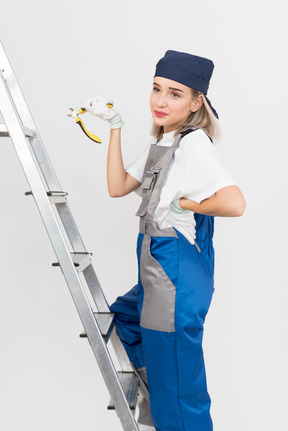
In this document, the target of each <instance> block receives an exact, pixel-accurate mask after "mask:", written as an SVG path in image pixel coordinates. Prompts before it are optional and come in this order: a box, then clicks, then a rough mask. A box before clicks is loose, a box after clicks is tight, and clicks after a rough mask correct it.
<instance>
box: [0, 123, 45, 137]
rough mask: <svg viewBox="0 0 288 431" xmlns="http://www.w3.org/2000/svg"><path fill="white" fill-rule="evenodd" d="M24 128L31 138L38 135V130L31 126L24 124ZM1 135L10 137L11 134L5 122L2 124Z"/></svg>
mask: <svg viewBox="0 0 288 431" xmlns="http://www.w3.org/2000/svg"><path fill="white" fill-rule="evenodd" d="M22 130H23V132H24V135H25V136H27V137H29V138H34V136H36V135H37V133H36V130H32V129H29V127H25V126H22ZM0 136H2V137H9V136H10V133H9V131H8V129H7V126H6V124H3V123H2V124H0Z"/></svg>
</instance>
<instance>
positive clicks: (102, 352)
mask: <svg viewBox="0 0 288 431" xmlns="http://www.w3.org/2000/svg"><path fill="white" fill-rule="evenodd" d="M5 87H6V86H5V84H4V83H3V80H0V110H1V113H2V115H3V118H4V121H5V123H6V125H7V128H8V130H9V132H10V137H11V139H12V141H13V143H14V146H15V149H16V152H17V154H18V156H19V159H20V162H21V165H22V167H23V170H24V173H25V175H26V177H27V180H28V183H29V184H30V187H31V190H32V192H33V196H34V199H35V202H36V204H37V206H38V209H39V212H40V214H41V216H42V219H43V221H44V225H45V227H46V230H47V232H48V235H49V237H50V240H51V243H52V245H53V247H54V250H55V253H56V255H57V258H58V260H59V262H60V265H61V269H62V272H63V275H64V277H65V279H66V282H67V284H68V287H69V290H70V293H71V295H72V298H73V300H74V303H75V306H76V309H77V311H78V313H79V316H80V318H81V320H82V323H83V326H84V328H85V330H86V333H87V336H88V339H89V342H90V344H91V347H92V350H93V353H94V355H95V358H96V360H97V362H98V365H99V368H100V370H101V372H102V374H103V378H104V380H105V382H106V384H107V387H108V390H109V392H110V396H111V397H112V398H113V401H114V404H115V408H116V411H117V414H118V415H119V419H120V421H121V423H122V425H123V428H124V429H125V430H129V431H130V430H131V431H137V430H138V426H137V423H136V421H135V418H134V415H133V414H132V412H131V410H130V408H129V404H128V402H127V399H126V397H125V394H124V391H123V388H122V386H121V383H120V381H119V378H118V375H117V372H116V370H115V367H114V364H113V362H112V360H111V357H110V354H109V352H108V349H107V346H106V343H105V341H104V340H103V338H102V335H101V332H100V329H99V327H98V324H97V322H96V319H95V316H94V313H93V310H92V309H91V307H90V304H89V302H88V300H87V297H86V294H85V292H84V289H83V287H82V283H81V281H80V278H79V276H78V273H77V271H76V269H75V267H74V264H73V261H72V259H71V255H70V252H69V250H68V248H67V244H66V242H65V240H64V238H63V236H62V232H61V230H60V228H59V225H58V223H57V219H56V217H55V214H54V211H53V209H52V207H51V205H50V201H49V199H48V196H47V194H46V191H45V189H44V186H43V183H42V181H41V178H40V176H39V173H38V170H37V168H36V166H35V164H34V160H33V157H32V154H31V152H30V151H29V148H28V146H27V140H26V137H25V136H24V133H23V131H22V128H21V125H20V124H19V119H18V117H17V115H16V113H15V111H14V108H13V105H12V104H11V101H10V97H11V96H10V95H9V94H8V93H7V91H6V88H5ZM3 108H5V109H3Z"/></svg>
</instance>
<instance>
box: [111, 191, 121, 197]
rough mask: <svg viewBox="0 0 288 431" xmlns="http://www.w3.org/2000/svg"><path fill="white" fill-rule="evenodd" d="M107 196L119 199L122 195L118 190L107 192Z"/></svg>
mask: <svg viewBox="0 0 288 431" xmlns="http://www.w3.org/2000/svg"><path fill="white" fill-rule="evenodd" d="M109 195H110V196H111V198H121V197H122V196H124V195H123V193H120V192H119V191H118V190H111V191H110V190H109Z"/></svg>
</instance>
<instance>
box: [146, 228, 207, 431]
mask: <svg viewBox="0 0 288 431" xmlns="http://www.w3.org/2000/svg"><path fill="white" fill-rule="evenodd" d="M177 234H178V232H177ZM178 237H179V238H178V239H177V238H158V237H151V243H150V244H148V243H149V238H148V239H147V240H146V241H145V242H143V244H144V247H142V252H141V261H142V266H141V268H140V269H141V270H142V276H141V282H142V288H143V291H144V300H143V307H142V310H141V332H142V344H143V348H144V355H145V361H146V367H147V376H148V384H149V393H150V410H151V415H152V419H153V423H154V425H155V427H156V429H157V430H159V431H194V430H195V431H212V429H213V426H212V420H211V417H210V414H209V407H210V397H209V395H208V392H207V387H206V376H205V367H204V359H203V352H202V337H203V324H204V319H205V315H206V313H207V311H208V308H209V305H210V302H211V298H212V293H213V290H214V288H213V282H212V280H211V271H210V272H209V271H208V272H207V270H211V268H209V260H206V258H204V259H203V257H204V255H203V256H201V258H200V255H201V253H200V254H199V252H198V251H197V250H196V248H195V246H192V245H191V244H190V243H189V242H188V241H187V240H186V238H184V237H183V236H182V235H181V234H180V233H179V235H178ZM145 245H147V246H146V247H145ZM212 279H213V277H212Z"/></svg>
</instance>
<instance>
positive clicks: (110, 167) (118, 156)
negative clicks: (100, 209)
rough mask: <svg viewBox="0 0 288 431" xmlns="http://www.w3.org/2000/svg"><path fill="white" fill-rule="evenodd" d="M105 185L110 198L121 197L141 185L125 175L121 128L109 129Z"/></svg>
mask: <svg viewBox="0 0 288 431" xmlns="http://www.w3.org/2000/svg"><path fill="white" fill-rule="evenodd" d="M107 185H108V191H109V194H110V196H112V197H121V196H125V195H127V194H128V193H131V192H132V191H134V190H136V189H137V188H138V187H139V186H140V185H141V183H140V182H139V181H137V180H136V179H135V178H133V177H132V176H131V175H129V174H127V172H126V171H125V169H124V164H123V158H122V152H121V128H119V129H111V133H110V142H109V149H108V157H107Z"/></svg>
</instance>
